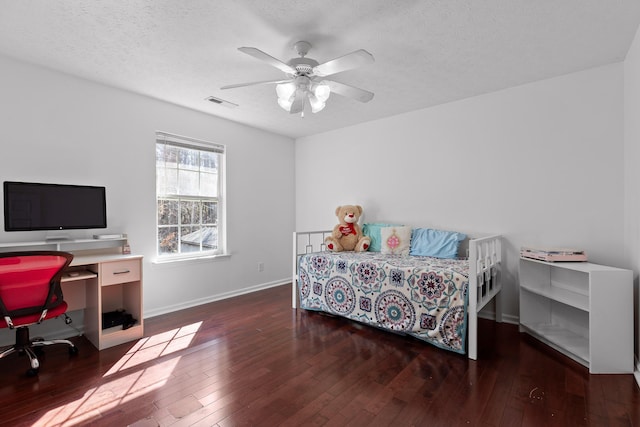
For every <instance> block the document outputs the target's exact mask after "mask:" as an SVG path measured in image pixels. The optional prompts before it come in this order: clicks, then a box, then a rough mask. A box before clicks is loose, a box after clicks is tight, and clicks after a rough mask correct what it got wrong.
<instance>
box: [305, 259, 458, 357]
mask: <svg viewBox="0 0 640 427" xmlns="http://www.w3.org/2000/svg"><path fill="white" fill-rule="evenodd" d="M298 277H299V280H298V287H299V289H298V292H299V294H300V306H301V307H302V308H304V309H307V310H316V311H323V312H327V313H332V314H336V315H340V316H343V317H346V318H349V319H352V320H356V321H359V322H363V323H367V324H370V325H373V326H377V327H380V328H383V329H388V330H392V331H396V332H402V333H406V334H408V335H412V336H414V337H416V338H418V339H421V340H423V341H427V342H429V343H431V344H434V345H436V346H438V347H441V348H444V349H447V350H451V351H454V352H456V353H465V346H466V332H467V287H468V283H469V280H468V277H469V262H468V260H466V259H464V260H458V259H441V258H432V257H417V256H398V255H387V254H381V253H379V252H339V253H333V252H319V253H311V254H306V255H302V256H301V257H300V259H299V264H298Z"/></svg>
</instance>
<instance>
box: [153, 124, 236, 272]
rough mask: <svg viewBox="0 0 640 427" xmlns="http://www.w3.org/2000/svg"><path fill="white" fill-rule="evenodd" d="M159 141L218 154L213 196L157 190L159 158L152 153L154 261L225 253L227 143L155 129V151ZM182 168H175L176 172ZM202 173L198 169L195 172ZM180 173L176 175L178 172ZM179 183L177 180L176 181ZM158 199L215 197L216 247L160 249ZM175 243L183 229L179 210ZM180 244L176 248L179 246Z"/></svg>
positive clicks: (209, 198) (192, 199)
mask: <svg viewBox="0 0 640 427" xmlns="http://www.w3.org/2000/svg"><path fill="white" fill-rule="evenodd" d="M158 145H164V146H165V147H167V146H173V147H178V148H186V149H191V150H197V151H199V152H203V151H204V152H213V153H216V154H217V155H218V160H219V161H218V165H217V166H218V168H217V169H218V170H217V179H218V182H217V194H218V195H217V197H213V196H199V195H197V196H194V195H182V194H179V190H178V194H162V195H161V194H160V193H159V189H160V187H159V185H158V183H159V174H158V171H159V170H160V169H159V168H158V159H157V154H156V155H155V170H156V173H155V175H156V179H155V187H156V197H155V198H156V202H155V206H156V207H155V215H156V220H155V224H156V230H155V235H156V239H155V248H156V261H157V262H168V261H178V260H191V259H202V258H211V257H219V256H226V255H228V253H227V239H226V229H227V224H226V183H225V181H226V180H225V175H226V174H225V171H226V156H227V150H226V146H225V145H223V144H217V143H213V142H209V141H203V140H199V139H195V138H190V137H186V136H181V135H175V134H171V133H167V132H160V131H158V132H156V139H155V144H154V147H155V151H156V152H157V149H158ZM165 170H167V168H166V167H165ZM180 170H181V169H180V168H179V169H178V172H179V171H180ZM198 173H199V174H200V173H202V172H201V171H199V172H198ZM178 176H179V175H178ZM177 185H178V187H179V181H178V183H177ZM161 199H164V200H183V201H201V202H211V201H215V202H216V204H217V224H216V228H217V238H218V247H217V248H216V249H204V248H203V247H202V245H201V247H200V250H197V251H194V252H176V253H161V252H160V229H161V227H162V225H161V224H160V211H159V201H160V200H161ZM177 214H178V222H177V227H178V245H179V244H180V233H181V232H182V231H181V229H182V224H181V218H180V216H181V212H180V211H178V213H177ZM200 224H202V217H200ZM179 249H180V248H178V250H179Z"/></svg>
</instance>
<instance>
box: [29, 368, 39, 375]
mask: <svg viewBox="0 0 640 427" xmlns="http://www.w3.org/2000/svg"><path fill="white" fill-rule="evenodd" d="M38 371H39V369H34V368H29V369H27V376H28V377H35V376H36V375H38Z"/></svg>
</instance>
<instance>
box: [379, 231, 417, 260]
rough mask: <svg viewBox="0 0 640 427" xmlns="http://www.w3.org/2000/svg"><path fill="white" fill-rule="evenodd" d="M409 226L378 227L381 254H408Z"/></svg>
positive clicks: (409, 241) (409, 245)
mask: <svg viewBox="0 0 640 427" xmlns="http://www.w3.org/2000/svg"><path fill="white" fill-rule="evenodd" d="M410 247H411V227H394V226H391V227H384V228H382V229H380V252H381V253H383V254H394V255H403V256H407V255H409V248H410Z"/></svg>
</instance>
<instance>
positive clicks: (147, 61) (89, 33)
mask: <svg viewBox="0 0 640 427" xmlns="http://www.w3.org/2000/svg"><path fill="white" fill-rule="evenodd" d="M639 22H640V1H638V0H556V1H552V0H467V1H462V0H440V1H437V0H361V1H353V0H351V1H350V0H323V1H319V0H315V1H306V0H286V1H285V0H270V1H268V0H264V1H259V0H215V1H214V0H189V1H175V0H120V1H106V0H105V1H98V0H93V1H81V0H73V1H71V0H55V1H52V0H20V1H16V0H0V54H2V55H6V56H10V57H14V58H17V59H20V60H24V61H27V62H31V63H35V64H38V65H42V66H45V67H48V68H51V69H55V70H59V71H62V72H65V73H69V74H72V75H76V76H79V77H82V78H86V79H89V80H94V81H97V82H100V83H104V84H107V85H110V86H114V87H119V88H122V89H126V90H130V91H134V92H137V93H141V94H144V95H148V96H151V97H154V98H158V99H161V100H165V101H168V102H172V103H175V104H178V105H182V106H185V107H189V108H192V109H195V110H199V111H203V112H206V113H209V114H212V115H216V116H220V117H224V118H227V119H230V120H234V121H237V122H240V123H244V124H247V125H250V126H254V127H257V128H261V129H266V130H269V131H272V132H276V133H279V134H282V135H287V136H290V137H294V138H295V137H300V136H305V135H311V134H316V133H320V132H324V131H328V130H331V129H336V128H341V127H345V126H350V125H353V124H356V123H361V122H366V121H370V120H375V119H379V118H381V117H387V116H391V115H395V114H399V113H403V112H407V111H411V110H416V109H420V108H425V107H429V106H433V105H437V104H442V103H446V102H450V101H454V100H458V99H462V98H466V97H470V96H475V95H479V94H483V93H487V92H492V91H496V90H500V89H504V88H507V87H512V86H516V85H520V84H524V83H527V82H531V81H536V80H541V79H546V78H549V77H553V76H557V75H562V74H567V73H571V72H575V71H579V70H584V69H588V68H591V67H595V66H600V65H604V64H608V63H613V62H619V61H622V60H624V57H625V55H626V53H627V50H628V48H629V46H630V44H631V41H632V39H633V37H634V34H635V32H636V30H637V28H638V23H639ZM298 40H307V41H309V42H310V43H311V44H312V45H313V47H312V49H311V51H310V52H309V54H308V57H311V58H314V59H316V60H317V61H319V62H321V63H322V62H325V61H327V60H330V59H333V58H336V57H338V56H341V55H344V54H345V53H348V52H352V51H354V50H356V49H366V50H367V51H369V52H371V53H372V54H373V56H374V57H375V60H376V61H375V63H374V64H372V65H369V66H366V67H362V68H358V69H354V70H350V71H345V72H343V73H339V74H337V75H335V76H333V78H335V80H337V81H340V82H343V83H347V84H351V85H354V86H358V87H361V88H363V89H367V90H370V91H372V92H375V97H374V99H373V100H372V101H371V102H369V103H360V102H357V101H354V100H351V99H347V98H343V97H341V96H339V95H335V94H334V95H332V96H331V98H330V99H329V101H328V102H327V107H326V108H325V109H324V110H323V111H321V112H320V113H317V114H311V113H308V114H306V115H305V117H304V118H301V117H300V116H299V115H290V114H288V113H286V112H285V111H284V110H282V109H281V108H280V107H278V105H277V102H276V95H275V90H274V87H273V86H272V85H261V86H251V87H244V88H237V89H230V90H224V91H223V90H220V87H222V86H225V85H230V84H236V83H244V82H252V81H260V80H270V79H279V78H281V77H284V74H283V73H282V72H281V71H279V70H277V69H275V68H273V67H271V66H269V65H267V64H266V63H262V62H261V61H258V60H257V59H255V58H252V57H250V56H248V55H246V54H243V53H241V52H239V51H238V50H237V48H238V47H241V46H251V47H256V48H258V49H260V50H263V51H264V52H266V53H268V54H270V55H272V56H274V57H276V58H278V59H280V60H283V61H285V62H286V61H287V60H288V59H290V58H293V57H296V56H297V55H296V53H295V51H294V50H293V48H292V46H293V44H294V43H295V42H296V41H298ZM208 96H216V97H219V98H222V99H224V100H227V101H230V102H233V103H235V104H239V107H238V108H235V109H229V108H225V107H223V106H219V105H214V104H212V103H210V102H208V101H205V100H204V99H205V98H206V97H208Z"/></svg>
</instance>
